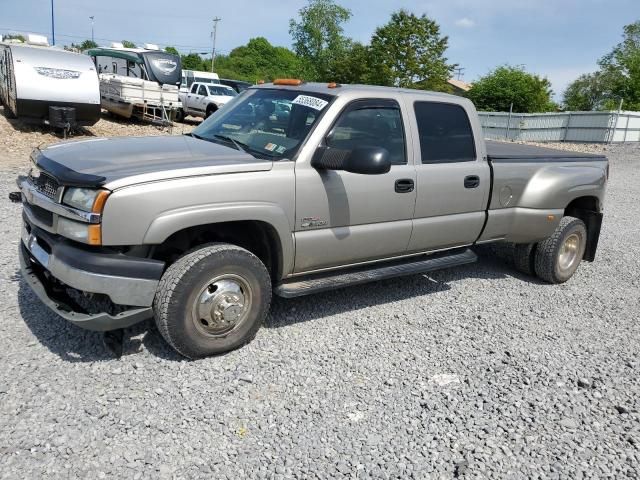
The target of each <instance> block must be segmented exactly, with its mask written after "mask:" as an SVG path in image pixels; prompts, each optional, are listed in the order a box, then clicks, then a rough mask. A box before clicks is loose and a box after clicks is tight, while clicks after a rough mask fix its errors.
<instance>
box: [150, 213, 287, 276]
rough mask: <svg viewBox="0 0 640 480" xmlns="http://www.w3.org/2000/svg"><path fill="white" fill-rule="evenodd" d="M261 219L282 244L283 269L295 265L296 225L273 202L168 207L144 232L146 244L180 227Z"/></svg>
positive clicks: (160, 241) (163, 237) (162, 240)
mask: <svg viewBox="0 0 640 480" xmlns="http://www.w3.org/2000/svg"><path fill="white" fill-rule="evenodd" d="M247 220H252V221H260V222H264V223H267V224H269V225H271V226H272V227H273V228H274V230H275V231H276V233H277V235H278V237H279V240H280V245H281V247H282V263H283V264H282V271H283V272H290V271H291V270H292V269H293V258H294V243H293V235H292V233H291V232H292V230H293V229H292V227H291V225H290V224H289V220H288V218H287V215H286V213H285V212H284V210H283V209H282V208H281V207H279V206H278V205H275V204H272V203H258V202H250V203H249V202H245V203H238V202H234V203H215V204H208V205H198V206H190V207H184V208H176V209H173V210H168V211H165V212H163V213H162V214H160V215H159V216H158V217H156V218H155V219H154V220H153V221H152V222H151V224H150V225H149V228H148V229H147V231H146V233H145V235H144V241H143V243H144V244H151V245H154V244H160V243H162V242H164V241H165V240H166V239H167V238H169V237H170V236H171V235H173V234H174V233H176V232H179V231H180V230H184V229H186V228H190V227H197V226H201V225H210V224H215V223H222V222H237V221H247Z"/></svg>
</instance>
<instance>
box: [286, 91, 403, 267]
mask: <svg viewBox="0 0 640 480" xmlns="http://www.w3.org/2000/svg"><path fill="white" fill-rule="evenodd" d="M407 120H408V119H407V118H406V114H405V113H404V112H403V111H402V110H401V108H400V105H399V104H398V103H397V102H396V101H395V100H393V99H368V100H358V101H354V102H351V103H349V104H347V105H346V106H345V107H344V108H343V109H342V111H341V113H340V114H339V115H338V117H337V119H336V121H335V122H334V123H333V126H332V127H331V128H330V131H329V134H328V135H327V137H326V138H325V139H324V140H323V144H324V145H325V146H327V147H329V148H335V149H340V150H346V151H349V150H352V149H354V148H356V147H358V146H374V147H382V148H385V149H386V150H388V151H389V155H390V159H391V161H392V164H393V165H392V167H391V170H390V171H389V172H388V173H386V174H382V175H362V174H355V173H349V172H344V171H337V170H320V171H319V170H316V169H314V168H313V167H311V165H310V161H306V162H305V161H303V162H299V163H297V164H296V225H295V241H296V259H295V272H306V271H312V270H318V269H323V268H330V267H338V266H343V265H349V264H354V263H359V262H367V261H372V260H376V259H380V258H386V257H391V256H398V255H402V254H404V253H405V252H406V250H407V245H408V243H409V238H410V236H411V224H412V215H413V211H414V206H415V200H416V190H415V188H414V185H415V181H416V173H415V169H414V166H413V158H412V155H409V152H410V149H407V139H406V131H405V125H406V123H407Z"/></svg>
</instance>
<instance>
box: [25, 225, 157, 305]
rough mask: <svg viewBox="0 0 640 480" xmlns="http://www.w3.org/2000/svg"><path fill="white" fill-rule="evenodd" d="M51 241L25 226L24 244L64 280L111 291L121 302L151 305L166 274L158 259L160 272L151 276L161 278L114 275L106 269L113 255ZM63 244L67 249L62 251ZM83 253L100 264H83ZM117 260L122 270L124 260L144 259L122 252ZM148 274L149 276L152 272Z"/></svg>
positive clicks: (72, 284)
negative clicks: (162, 277)
mask: <svg viewBox="0 0 640 480" xmlns="http://www.w3.org/2000/svg"><path fill="white" fill-rule="evenodd" d="M42 241H44V242H45V243H46V244H47V245H49V247H50V248H49V250H51V252H50V253H49V252H47V251H46V250H45V249H44V248H43V247H42V246H41V244H40V242H42ZM51 243H54V242H51V240H50V238H48V237H47V236H46V234H44V232H38V231H35V229H33V228H32V231H31V232H29V231H27V228H26V226H23V228H22V244H23V245H24V247H25V249H26V251H27V252H28V254H29V255H31V256H32V257H33V258H34V259H35V260H36V261H37V262H38V264H40V266H41V267H42V268H44V269H45V270H47V271H48V272H49V273H50V274H51V275H52V276H53V277H55V278H56V279H58V280H59V281H60V282H62V283H64V284H65V285H68V286H69V287H72V288H75V289H77V290H80V291H82V292H88V293H100V294H104V295H107V296H108V297H109V298H110V299H111V301H112V302H113V303H115V304H117V305H126V306H135V307H149V306H151V305H152V304H153V298H154V296H155V293H156V288H157V287H158V283H159V280H160V276H161V274H162V265H163V264H162V262H156V263H154V264H152V265H151V267H153V270H154V272H157V274H155V273H154V274H153V275H151V276H156V277H157V278H140V277H127V276H123V275H111V274H108V273H105V270H109V260H110V258H113V255H111V256H109V255H101V254H89V253H87V252H86V251H84V250H80V249H77V248H74V247H71V246H69V245H67V244H64V245H55V243H54V245H50V244H51ZM51 247H53V248H51ZM56 247H59V248H56ZM63 247H64V249H65V250H64V251H62V248H63ZM63 254H64V255H63ZM59 257H63V258H59ZM81 257H88V258H90V259H96V261H95V262H93V266H96V265H97V267H96V268H93V270H94V271H91V270H90V269H89V268H83V266H82V258H81ZM70 259H73V261H72V262H70V261H69V260H70ZM116 260H118V264H119V267H120V268H119V270H123V268H124V267H126V264H125V265H123V262H127V261H130V262H135V263H138V264H140V263H141V260H140V259H131V260H126V259H123V258H120V257H119V256H116ZM142 262H143V263H144V262H145V261H144V260H142ZM72 263H73V264H72ZM88 267H89V265H88ZM95 270H102V271H95ZM114 270H115V269H114ZM146 276H147V277H148V276H149V275H146Z"/></svg>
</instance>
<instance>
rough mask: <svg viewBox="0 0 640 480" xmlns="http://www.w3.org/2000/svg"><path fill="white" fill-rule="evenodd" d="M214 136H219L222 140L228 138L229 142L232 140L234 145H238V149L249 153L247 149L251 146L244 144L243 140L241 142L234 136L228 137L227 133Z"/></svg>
mask: <svg viewBox="0 0 640 480" xmlns="http://www.w3.org/2000/svg"><path fill="white" fill-rule="evenodd" d="M213 138H219V139H220V140H226V141H227V142H231V143H232V144H233V145H234V147H236V149H237V150H240V151H242V152H244V153H249V152H248V151H247V149H248V148H249V146H248V145H246V144H244V143H242V142H239V141H237V140H235V139H234V138H231V137H227V136H226V135H220V134H216V135H214V136H213Z"/></svg>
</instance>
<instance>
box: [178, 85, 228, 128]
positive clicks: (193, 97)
mask: <svg viewBox="0 0 640 480" xmlns="http://www.w3.org/2000/svg"><path fill="white" fill-rule="evenodd" d="M236 95H238V94H237V93H236V91H235V90H234V89H233V88H231V87H227V86H226V85H216V84H210V83H200V82H194V83H193V84H192V85H191V90H190V91H189V92H186V93H180V101H181V103H182V107H181V108H180V109H179V110H178V112H177V114H176V120H177V121H178V122H182V121H183V120H184V117H185V116H186V115H192V116H194V117H203V118H208V117H209V116H210V115H212V114H214V113H215V112H217V111H218V109H219V108H220V107H222V106H223V105H224V104H225V103H227V102H228V101H229V100H231V99H232V98H233V97H235V96H236Z"/></svg>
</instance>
